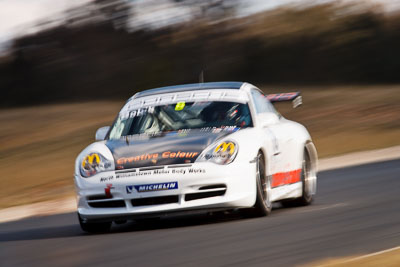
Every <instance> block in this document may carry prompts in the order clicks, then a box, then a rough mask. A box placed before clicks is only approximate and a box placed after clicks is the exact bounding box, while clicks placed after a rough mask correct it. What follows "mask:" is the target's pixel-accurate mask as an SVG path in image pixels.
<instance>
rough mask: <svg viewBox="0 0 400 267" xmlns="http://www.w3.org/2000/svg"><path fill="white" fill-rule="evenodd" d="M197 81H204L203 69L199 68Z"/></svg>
mask: <svg viewBox="0 0 400 267" xmlns="http://www.w3.org/2000/svg"><path fill="white" fill-rule="evenodd" d="M199 83H204V70H201V72H200V74H199Z"/></svg>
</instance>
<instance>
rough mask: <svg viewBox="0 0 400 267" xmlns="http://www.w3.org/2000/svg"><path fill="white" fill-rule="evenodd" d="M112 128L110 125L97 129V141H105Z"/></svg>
mask: <svg viewBox="0 0 400 267" xmlns="http://www.w3.org/2000/svg"><path fill="white" fill-rule="evenodd" d="M109 130H110V126H104V127H101V128H99V129H97V131H96V137H95V138H96V141H103V140H104V139H105V138H106V135H107V133H108V131H109Z"/></svg>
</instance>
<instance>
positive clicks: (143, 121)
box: [109, 101, 252, 139]
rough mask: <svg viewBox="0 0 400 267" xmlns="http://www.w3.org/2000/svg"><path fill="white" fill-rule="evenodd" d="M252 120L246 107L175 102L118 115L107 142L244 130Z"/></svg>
mask: <svg viewBox="0 0 400 267" xmlns="http://www.w3.org/2000/svg"><path fill="white" fill-rule="evenodd" d="M251 126H252V120H251V115H250V110H249V107H248V105H247V104H241V103H236V102H222V101H205V102H178V103H174V104H168V105H162V106H150V107H145V108H140V109H134V110H129V111H128V112H125V113H123V114H121V113H120V115H119V117H118V118H117V120H116V121H115V122H114V124H113V126H112V127H111V131H110V136H109V138H110V139H118V138H121V137H123V136H128V135H135V134H150V135H152V134H159V133H163V132H170V131H178V130H184V129H202V128H210V129H212V128H226V127H235V128H244V127H251Z"/></svg>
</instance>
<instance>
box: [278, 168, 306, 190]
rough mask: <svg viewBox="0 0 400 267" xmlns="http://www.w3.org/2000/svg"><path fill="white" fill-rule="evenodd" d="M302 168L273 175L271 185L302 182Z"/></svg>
mask: <svg viewBox="0 0 400 267" xmlns="http://www.w3.org/2000/svg"><path fill="white" fill-rule="evenodd" d="M300 175H301V169H298V170H294V171H290V172H278V173H275V174H273V175H272V181H271V187H277V186H281V185H287V184H294V183H297V182H300Z"/></svg>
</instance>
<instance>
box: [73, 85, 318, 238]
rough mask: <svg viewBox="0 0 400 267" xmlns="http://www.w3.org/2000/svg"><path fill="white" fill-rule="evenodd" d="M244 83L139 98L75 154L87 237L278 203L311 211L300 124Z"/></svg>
mask: <svg viewBox="0 0 400 267" xmlns="http://www.w3.org/2000/svg"><path fill="white" fill-rule="evenodd" d="M278 101H293V103H294V105H299V104H300V102H301V96H300V94H299V93H297V92H296V93H283V94H272V95H264V93H263V92H262V91H261V90H259V89H258V88H257V87H255V86H254V85H251V84H249V83H243V82H212V83H199V84H187V85H178V86H169V87H163V88H156V89H150V90H146V91H142V92H139V93H137V94H135V95H134V96H133V97H131V98H130V99H129V100H128V101H127V102H126V104H125V105H124V106H123V108H122V109H121V111H120V112H119V114H118V116H117V117H116V119H115V121H114V122H113V124H112V126H110V127H102V128H100V129H99V130H98V131H97V133H96V140H97V141H96V142H95V143H93V144H91V145H89V146H88V147H86V148H85V149H84V150H83V151H82V152H81V153H80V154H79V156H78V157H77V158H76V164H75V179H74V180H75V185H76V190H77V202H78V218H79V222H80V225H81V227H82V229H83V230H84V231H87V232H104V231H108V230H109V229H110V227H111V224H112V222H121V221H125V220H128V219H141V218H154V217H162V216H167V215H170V214H179V213H186V212H196V211H197V212H198V211H201V212H212V211H220V210H232V209H239V210H244V211H246V212H247V213H248V212H250V213H251V214H252V215H254V216H265V215H268V214H269V213H270V212H271V209H272V203H273V202H278V201H279V202H282V203H286V204H287V203H290V204H296V205H308V204H310V203H311V202H312V200H313V197H314V195H315V193H316V185H317V152H316V149H315V147H314V144H313V142H312V139H311V137H310V135H309V133H308V131H307V130H306V128H305V127H304V126H302V125H301V124H299V123H296V122H293V121H290V120H287V119H285V118H284V117H283V116H282V115H281V114H280V113H279V112H277V111H276V110H275V108H274V106H273V104H272V103H273V102H278Z"/></svg>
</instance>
